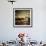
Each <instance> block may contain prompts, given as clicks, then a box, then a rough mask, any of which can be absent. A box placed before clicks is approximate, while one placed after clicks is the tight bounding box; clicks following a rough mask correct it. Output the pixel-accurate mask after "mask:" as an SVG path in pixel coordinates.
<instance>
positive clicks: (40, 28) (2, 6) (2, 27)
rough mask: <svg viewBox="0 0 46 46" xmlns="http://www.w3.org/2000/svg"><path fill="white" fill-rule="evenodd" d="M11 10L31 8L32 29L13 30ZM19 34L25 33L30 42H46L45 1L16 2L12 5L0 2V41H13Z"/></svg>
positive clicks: (18, 0)
mask: <svg viewBox="0 0 46 46" xmlns="http://www.w3.org/2000/svg"><path fill="white" fill-rule="evenodd" d="M13 8H33V27H32V28H14V27H13ZM19 32H25V33H27V34H28V35H29V37H31V39H32V40H37V41H41V40H43V41H45V40H46V0H17V1H16V2H15V3H14V4H13V5H12V4H11V3H10V2H8V1H7V0H0V41H2V40H5V41H7V40H15V39H16V38H17V35H18V33H19Z"/></svg>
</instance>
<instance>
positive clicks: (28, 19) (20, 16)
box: [13, 8, 32, 27]
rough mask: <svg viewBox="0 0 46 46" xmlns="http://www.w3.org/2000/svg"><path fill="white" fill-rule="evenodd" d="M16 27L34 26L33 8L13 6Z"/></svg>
mask: <svg viewBox="0 0 46 46" xmlns="http://www.w3.org/2000/svg"><path fill="white" fill-rule="evenodd" d="M13 26H14V27H32V8H13Z"/></svg>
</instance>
